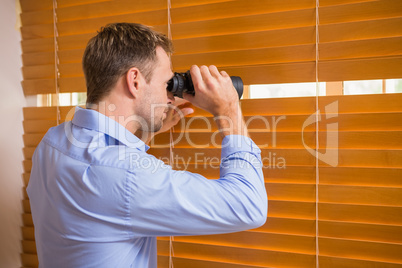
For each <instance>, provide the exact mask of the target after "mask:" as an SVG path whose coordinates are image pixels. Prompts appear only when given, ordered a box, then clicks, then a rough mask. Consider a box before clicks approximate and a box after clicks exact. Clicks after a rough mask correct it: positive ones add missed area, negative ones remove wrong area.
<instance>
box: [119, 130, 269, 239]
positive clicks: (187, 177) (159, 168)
mask: <svg viewBox="0 0 402 268" xmlns="http://www.w3.org/2000/svg"><path fill="white" fill-rule="evenodd" d="M132 159H136V160H135V161H134V162H133V163H132V164H133V165H132V167H133V168H132V169H131V170H130V171H128V173H127V177H128V183H127V187H128V188H127V189H128V191H129V193H130V194H129V198H128V200H129V205H128V207H129V214H130V216H129V219H128V220H129V223H128V224H129V226H130V228H131V233H132V234H133V236H169V235H176V236H177V235H201V234H216V233H229V232H237V231H243V230H246V229H251V228H256V227H259V226H261V225H262V224H264V223H265V221H266V217H267V210H268V201H267V193H266V190H265V184H264V177H263V173H262V162H261V151H260V149H259V148H258V147H257V146H256V145H255V143H254V142H253V141H252V140H251V139H250V138H247V137H244V136H240V135H229V136H226V137H225V138H224V139H223V142H222V152H221V165H220V178H219V179H217V180H209V179H207V178H205V177H204V176H202V175H200V174H196V173H191V172H187V171H175V170H172V169H171V167H170V166H167V165H165V164H163V162H162V161H160V160H158V159H156V158H155V157H153V156H151V155H148V154H144V155H141V156H138V157H132Z"/></svg>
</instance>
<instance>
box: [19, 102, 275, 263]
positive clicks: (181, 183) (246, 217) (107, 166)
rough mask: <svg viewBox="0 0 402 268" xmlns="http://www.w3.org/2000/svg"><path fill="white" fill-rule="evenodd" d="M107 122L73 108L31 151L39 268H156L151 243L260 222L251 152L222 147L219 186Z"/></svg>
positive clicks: (262, 199) (256, 167)
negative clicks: (180, 167) (175, 164)
mask: <svg viewBox="0 0 402 268" xmlns="http://www.w3.org/2000/svg"><path fill="white" fill-rule="evenodd" d="M148 148H149V147H148V146H147V145H145V144H144V143H143V142H142V141H141V140H139V139H138V138H137V137H136V136H135V135H133V134H132V133H130V132H129V131H128V130H126V129H125V128H124V127H123V126H122V125H120V124H118V123H117V122H116V121H114V120H112V119H110V118H108V117H106V116H104V115H102V114H100V113H98V112H96V111H93V110H87V109H82V108H79V107H77V109H76V112H75V115H74V119H73V120H72V121H69V122H65V123H63V124H61V125H59V126H57V127H53V128H51V129H50V130H49V131H48V133H47V134H46V135H45V137H44V138H43V139H42V141H41V143H40V144H39V146H38V147H37V149H36V151H35V153H34V156H33V159H32V171H31V177H30V181H29V185H28V188H27V192H28V196H29V199H30V203H31V210H32V216H33V221H34V226H35V238H36V246H37V252H38V258H39V266H40V267H42V268H60V267H97V268H100V267H107V268H110V267H135V268H145V267H152V268H154V267H157V260H156V252H157V250H156V237H157V236H171V235H173V236H178V235H202V234H215V233H229V232H237V231H242V230H246V229H251V228H256V227H259V226H261V225H262V224H264V222H265V221H266V217H267V194H266V191H265V186H264V177H263V174H262V163H261V151H260V149H259V148H258V147H257V146H256V145H255V144H254V142H253V141H252V140H251V139H249V138H247V137H244V136H238V135H230V136H226V137H225V138H224V139H223V142H222V154H221V167H220V179H217V180H208V179H206V178H205V177H203V176H201V175H199V174H195V173H190V172H187V171H175V170H172V168H171V167H170V166H168V165H165V164H164V163H163V162H162V161H160V160H158V159H157V158H155V157H154V156H152V155H149V154H147V153H146V150H147V149H148Z"/></svg>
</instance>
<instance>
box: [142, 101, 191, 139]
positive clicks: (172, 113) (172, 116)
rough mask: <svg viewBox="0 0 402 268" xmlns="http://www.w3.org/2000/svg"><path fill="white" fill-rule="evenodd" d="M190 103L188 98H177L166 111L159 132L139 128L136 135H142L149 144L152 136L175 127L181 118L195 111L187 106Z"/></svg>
mask: <svg viewBox="0 0 402 268" xmlns="http://www.w3.org/2000/svg"><path fill="white" fill-rule="evenodd" d="M187 104H189V102H188V101H186V100H181V101H180V100H176V101H175V105H173V104H169V110H168V112H167V113H166V118H165V119H164V120H163V125H162V128H161V129H160V130H159V131H158V132H145V131H141V130H138V131H137V132H136V133H135V135H136V136H137V137H140V139H141V140H142V141H143V142H144V143H146V144H149V142H150V141H151V140H152V138H153V137H154V136H155V135H157V134H159V133H162V132H166V131H168V130H169V129H171V128H172V127H174V126H175V125H177V123H179V121H180V119H182V118H183V117H185V116H187V115H189V114H192V113H194V109H193V108H190V107H187V106H188V105H187Z"/></svg>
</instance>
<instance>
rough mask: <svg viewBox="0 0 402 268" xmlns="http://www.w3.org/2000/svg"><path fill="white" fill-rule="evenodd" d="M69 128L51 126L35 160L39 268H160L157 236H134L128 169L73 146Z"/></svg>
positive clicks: (33, 184) (33, 198)
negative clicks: (103, 160) (130, 216)
mask: <svg viewBox="0 0 402 268" xmlns="http://www.w3.org/2000/svg"><path fill="white" fill-rule="evenodd" d="M65 127H73V126H72V125H71V124H69V125H68V126H65V124H62V125H60V126H58V127H55V128H52V129H51V130H50V131H49V132H48V133H47V134H46V136H45V137H44V138H43V140H42V142H41V143H40V144H39V146H38V147H37V149H36V151H35V153H34V155H33V158H32V161H33V164H32V171H31V177H30V182H29V185H28V188H27V193H28V195H29V198H30V202H31V210H32V216H33V221H34V226H35V240H36V246H37V252H38V258H39V262H40V267H132V265H133V263H134V260H135V264H136V266H135V267H156V259H155V256H154V252H156V238H155V237H134V236H133V235H132V234H131V233H130V232H129V227H128V223H127V222H128V219H127V218H128V217H129V216H128V215H127V198H124V196H123V194H124V193H126V192H127V191H126V189H125V188H126V187H127V180H128V179H129V178H128V176H127V174H126V173H127V170H125V169H124V168H120V167H114V166H109V165H105V164H104V163H102V162H99V161H98V160H97V158H98V157H97V155H102V153H101V152H98V153H97V154H92V155H91V156H90V157H89V155H88V153H85V152H84V151H86V150H87V149H85V148H73V147H74V145H73V144H72V143H71V142H69V141H68V140H67V137H66V135H65V134H64V128H65ZM99 143H102V141H101V140H99V141H98V145H99ZM99 147H104V146H99ZM80 150H81V152H80ZM99 150H102V149H98V151H99ZM103 150H104V151H105V152H107V151H110V152H109V154H113V153H112V151H114V149H113V147H104V149H103ZM86 154H87V155H88V157H85V155H86ZM137 265H141V266H137ZM133 267H134V266H133Z"/></svg>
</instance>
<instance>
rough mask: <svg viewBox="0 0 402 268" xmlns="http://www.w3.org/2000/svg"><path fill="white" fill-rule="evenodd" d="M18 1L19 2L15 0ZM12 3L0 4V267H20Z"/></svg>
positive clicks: (17, 49) (18, 102) (20, 101)
mask: <svg viewBox="0 0 402 268" xmlns="http://www.w3.org/2000/svg"><path fill="white" fill-rule="evenodd" d="M17 1H18V0H17ZM17 27H18V26H17V14H16V2H15V0H1V2H0V267H21V262H20V253H21V252H22V250H21V229H20V226H21V225H22V220H21V215H22V204H21V200H22V187H23V182H22V176H21V175H22V173H23V169H22V161H23V154H22V147H23V141H22V134H23V128H22V107H23V106H24V105H25V98H24V95H23V92H22V88H21V80H22V75H21V66H22V63H21V45H20V40H21V37H20V32H19V29H18V28H17Z"/></svg>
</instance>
